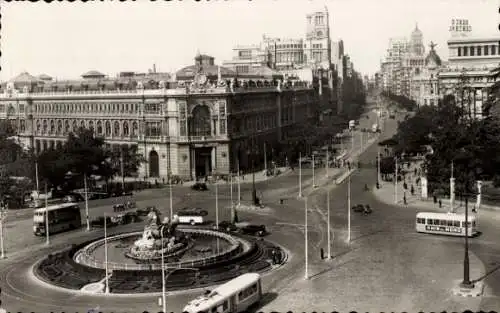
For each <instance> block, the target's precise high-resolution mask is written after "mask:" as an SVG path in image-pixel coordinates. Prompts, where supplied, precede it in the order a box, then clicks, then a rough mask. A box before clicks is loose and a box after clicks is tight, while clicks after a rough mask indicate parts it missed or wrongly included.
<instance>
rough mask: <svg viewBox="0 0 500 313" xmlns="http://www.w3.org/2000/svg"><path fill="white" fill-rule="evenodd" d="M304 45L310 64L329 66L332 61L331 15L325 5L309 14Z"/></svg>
mask: <svg viewBox="0 0 500 313" xmlns="http://www.w3.org/2000/svg"><path fill="white" fill-rule="evenodd" d="M306 18H307V26H306V39H305V46H304V54H305V61H306V63H308V64H310V65H315V66H318V67H323V68H328V67H329V65H330V63H331V40H330V15H329V13H328V8H327V7H324V8H323V9H322V10H318V11H316V12H314V13H311V14H308V15H307V16H306Z"/></svg>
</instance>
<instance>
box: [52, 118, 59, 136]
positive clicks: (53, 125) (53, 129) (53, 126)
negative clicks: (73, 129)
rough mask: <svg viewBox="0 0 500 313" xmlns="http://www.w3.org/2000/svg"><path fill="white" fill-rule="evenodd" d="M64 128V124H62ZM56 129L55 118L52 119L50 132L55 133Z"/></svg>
mask: <svg viewBox="0 0 500 313" xmlns="http://www.w3.org/2000/svg"><path fill="white" fill-rule="evenodd" d="M61 128H62V124H61ZM55 131H56V122H55V121H54V120H50V133H51V134H53V133H55Z"/></svg>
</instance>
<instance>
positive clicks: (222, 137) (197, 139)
mask: <svg viewBox="0 0 500 313" xmlns="http://www.w3.org/2000/svg"><path fill="white" fill-rule="evenodd" d="M219 140H229V139H228V136H227V135H216V136H179V137H178V141H179V142H192V143H198V142H199V143H203V142H209V141H219Z"/></svg>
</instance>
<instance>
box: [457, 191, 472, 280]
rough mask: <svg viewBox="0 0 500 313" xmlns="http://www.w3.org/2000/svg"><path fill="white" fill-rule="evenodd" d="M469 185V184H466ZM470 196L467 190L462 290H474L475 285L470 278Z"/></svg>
mask: <svg viewBox="0 0 500 313" xmlns="http://www.w3.org/2000/svg"><path fill="white" fill-rule="evenodd" d="M466 185H467V183H466ZM468 203H469V196H468V195H467V190H466V192H465V243H464V244H465V255H464V280H463V281H462V283H461V284H460V287H462V288H468V289H472V288H474V283H472V282H471V281H470V277H469V269H470V266H469V205H468Z"/></svg>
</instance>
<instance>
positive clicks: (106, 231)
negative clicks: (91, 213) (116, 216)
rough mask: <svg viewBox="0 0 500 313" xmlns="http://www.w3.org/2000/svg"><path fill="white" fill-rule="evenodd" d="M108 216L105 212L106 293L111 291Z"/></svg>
mask: <svg viewBox="0 0 500 313" xmlns="http://www.w3.org/2000/svg"><path fill="white" fill-rule="evenodd" d="M106 218H107V216H106V213H104V270H105V275H106V277H105V284H106V286H105V287H106V289H105V291H104V292H105V293H109V281H108V276H109V269H108V225H107V224H108V221H107V220H106Z"/></svg>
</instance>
